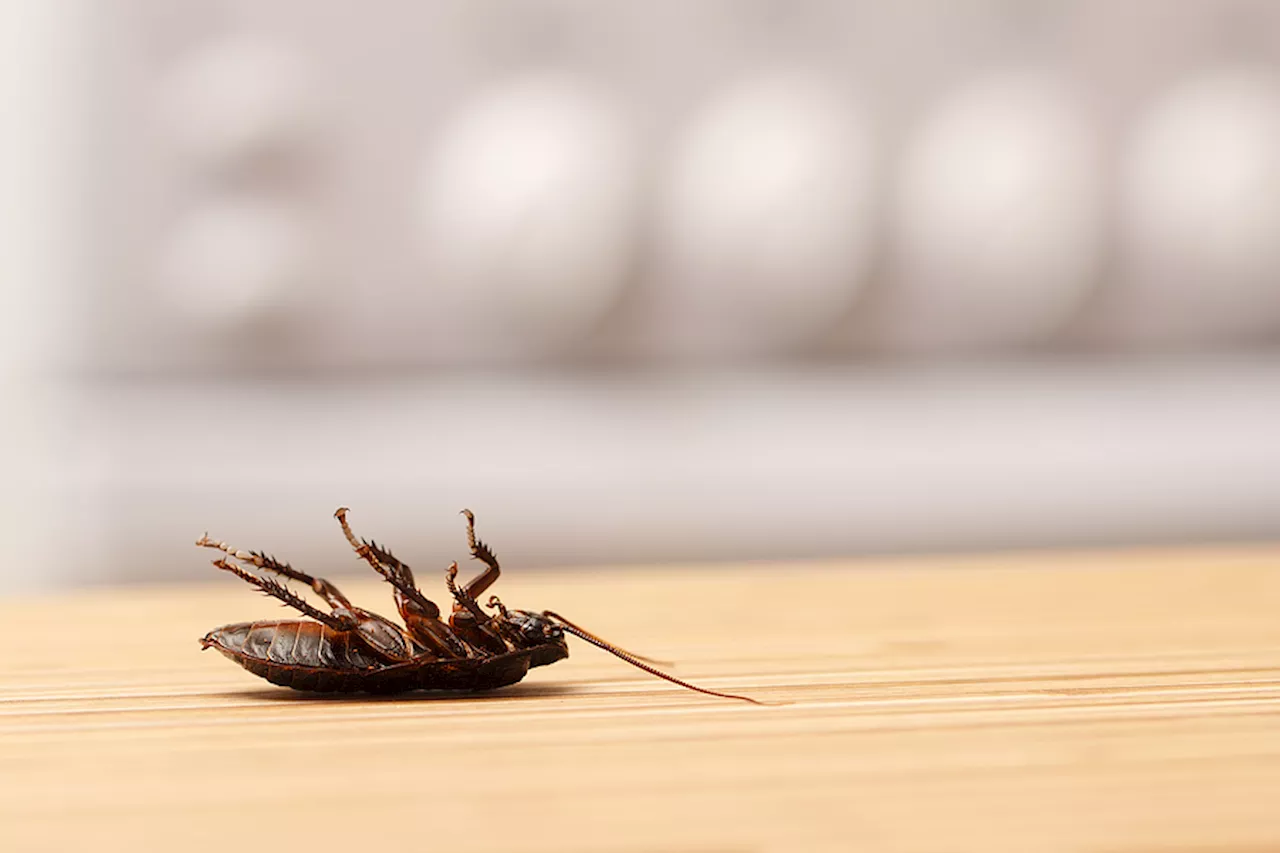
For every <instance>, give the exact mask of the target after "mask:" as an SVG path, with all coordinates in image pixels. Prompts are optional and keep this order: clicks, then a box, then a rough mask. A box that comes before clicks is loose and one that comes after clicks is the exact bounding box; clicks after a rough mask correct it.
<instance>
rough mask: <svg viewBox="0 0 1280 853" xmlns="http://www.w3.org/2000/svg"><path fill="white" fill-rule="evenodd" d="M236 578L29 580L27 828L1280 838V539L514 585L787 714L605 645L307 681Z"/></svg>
mask: <svg viewBox="0 0 1280 853" xmlns="http://www.w3.org/2000/svg"><path fill="white" fill-rule="evenodd" d="M210 572H211V577H210V579H209V583H207V584H201V585H194V586H185V587H171V588H164V589H129V590H109V591H98V592H90V593H77V594H74V595H65V596H58V597H47V598H38V599H27V600H8V601H3V602H0V850H4V851H19V850H23V851H25V850H46V849H47V850H73V849H74V850H79V849H92V850H94V851H109V850H133V851H138V850H219V851H235V853H245V851H253V850H268V849H290V850H316V851H319V850H358V851H362V853H364V851H377V853H381V851H393V850H410V849H412V850H448V851H466V850H481V851H488V850H493V851H512V850H515V851H521V853H538V851H552V850H555V851H605V853H610V852H611V851H618V853H633V852H634V851H663V852H664V853H665V851H670V853H693V852H694V851H696V853H711V851H751V850H760V851H772V850H798V851H827V850H832V851H835V850H850V851H852V850H876V851H878V850H884V851H916V850H919V851H950V850H955V851H968V850H973V851H999V850H1010V851H1014V850H1016V851H1029V850H1045V851H1052V850H1091V851H1092V850H1096V851H1134V853H1137V851H1180V853H1207V851H1262V850H1280V550H1275V549H1238V550H1227V549H1220V550H1196V551H1182V552H1160V553H1156V552H1141V553H1134V552H1130V553H1117V554H1079V555H1044V554H1035V555H1023V556H1019V557H1012V556H1010V557H1003V558H999V559H967V560H958V559H957V560H946V559H939V558H934V559H929V560H914V561H910V560H894V561H889V560H881V561H867V562H863V563H838V564H805V565H799V564H786V565H784V564H777V565H751V566H720V567H684V568H681V567H666V568H661V569H622V570H618V569H610V570H608V571H604V570H601V571H599V572H564V573H553V574H545V573H537V574H527V573H526V574H521V573H520V572H519V571H518V570H513V569H510V568H509V569H508V570H507V571H506V573H505V574H504V575H503V578H502V580H501V581H500V582H499V585H498V587H497V591H499V592H500V593H501V594H502V596H503V599H504V601H506V602H507V604H508V605H509V606H514V607H527V608H530V609H534V608H537V609H541V608H544V607H549V608H552V609H556V610H559V611H560V612H562V613H564V614H565V615H567V616H569V617H570V618H573V619H575V620H577V621H579V622H580V623H582V624H583V625H585V626H586V627H588V628H591V629H592V630H594V631H596V632H598V633H600V634H602V635H604V636H606V637H609V638H611V639H613V640H614V641H616V642H617V643H619V644H621V645H623V646H626V647H629V648H633V649H635V650H636V651H639V652H642V653H647V654H650V655H653V656H657V657H664V658H672V659H675V660H677V661H679V664H678V670H677V672H678V673H679V674H680V675H681V676H684V677H686V678H689V679H691V680H694V681H696V682H698V683H700V684H703V685H705V686H708V687H712V688H718V689H723V690H730V691H741V692H744V693H749V694H751V695H752V696H756V697H759V698H762V699H768V700H779V701H785V702H788V703H789V704H786V705H779V706H776V707H755V706H751V705H748V704H745V703H741V702H734V701H726V700H720V699H713V698H709V697H706V696H702V695H698V694H695V693H690V692H687V691H683V690H680V689H678V688H675V687H672V686H671V685H668V684H666V683H664V682H661V681H658V680H656V679H653V678H650V677H649V676H646V675H645V674H644V673H642V672H640V671H638V670H635V669H633V668H631V667H629V666H627V665H625V664H623V663H622V662H620V661H617V660H615V659H613V658H611V657H609V656H608V655H606V654H604V653H603V652H600V651H598V650H596V649H593V648H590V647H588V646H586V645H585V644H581V643H577V642H576V641H573V643H574V645H573V647H572V657H571V658H570V659H569V660H568V661H564V662H561V663H558V664H556V665H555V666H552V667H547V668H544V669H539V670H536V671H534V672H533V673H531V674H530V676H529V677H528V678H527V679H526V680H525V681H524V682H523V683H521V684H520V685H517V686H515V687H512V688H507V689H504V690H501V691H498V692H495V693H491V694H488V695H483V696H464V697H441V696H435V695H411V696H406V697H399V698H368V697H365V698H359V697H351V698H323V697H312V696H308V695H305V694H299V693H295V692H293V691H289V690H285V689H281V688H276V687H273V686H271V685H269V684H267V683H265V682H263V681H260V680H258V679H256V678H254V677H252V676H251V675H249V674H248V673H246V672H244V671H243V670H241V669H239V668H238V667H235V666H233V665H232V664H231V663H230V662H229V661H227V660H225V659H224V658H222V657H221V656H220V655H217V654H216V653H214V652H206V653H203V654H202V653H201V652H200V650H199V646H198V644H197V642H196V641H197V639H198V638H199V637H200V636H201V635H202V634H204V633H205V631H207V630H208V629H210V628H212V627H215V626H217V625H220V624H223V623H226V622H235V621H243V620H246V619H250V618H259V617H278V616H279V615H280V614H281V612H282V611H281V610H280V609H279V608H278V607H276V606H275V605H274V603H272V602H269V601H267V600H265V599H262V598H261V597H259V596H257V595H255V594H253V593H252V591H251V590H250V589H249V588H248V587H246V586H244V585H243V584H239V583H237V582H235V580H234V579H233V578H231V577H229V576H225V575H222V576H215V575H213V573H212V570H210ZM425 574H426V573H425V572H423V571H421V570H420V571H419V577H420V579H423V580H424V583H423V586H424V589H426V590H427V591H428V595H431V594H432V593H433V592H434V593H437V595H435V597H436V598H437V600H439V599H441V598H443V594H442V592H443V591H442V589H441V588H440V585H439V584H438V582H437V580H436V579H434V578H433V579H430V582H426V580H427V579H426V578H425V577H424V576H425ZM339 577H340V578H341V579H342V580H343V581H344V583H343V584H342V586H343V588H344V591H346V592H347V593H348V594H349V595H351V596H352V597H353V598H355V599H356V601H357V602H358V603H362V604H364V605H366V606H369V607H370V608H371V609H375V610H379V611H381V612H384V613H390V612H393V608H392V607H391V605H390V601H389V595H388V594H387V589H386V587H385V586H380V585H379V584H377V583H375V582H371V581H369V580H366V579H364V578H359V577H352V578H346V577H343V576H339Z"/></svg>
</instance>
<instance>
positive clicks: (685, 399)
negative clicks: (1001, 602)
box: [30, 358, 1280, 583]
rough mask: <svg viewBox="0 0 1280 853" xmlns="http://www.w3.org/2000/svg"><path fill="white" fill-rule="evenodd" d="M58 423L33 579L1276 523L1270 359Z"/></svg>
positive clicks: (118, 409) (523, 389)
mask: <svg viewBox="0 0 1280 853" xmlns="http://www.w3.org/2000/svg"><path fill="white" fill-rule="evenodd" d="M57 422H58V423H59V424H62V425H63V426H64V427H66V429H67V434H66V436H65V438H66V446H65V447H64V448H63V449H62V451H61V452H60V453H59V454H58V460H57V461H58V463H59V464H60V465H61V466H62V473H61V477H62V479H61V480H60V488H61V489H62V501H61V504H60V506H59V510H58V513H57V515H58V522H59V523H58V532H57V539H58V541H59V543H60V545H59V548H60V550H59V551H58V553H57V555H56V556H57V558H58V559H57V561H56V562H55V561H53V560H49V561H48V562H49V563H50V565H48V566H47V567H46V568H45V569H43V570H42V572H41V573H36V574H35V575H34V576H33V577H31V578H30V582H37V583H56V582H58V581H59V580H67V581H73V582H102V581H112V580H117V579H121V578H130V579H144V578H145V579H156V578H166V579H176V578H193V577H198V576H199V571H200V565H201V563H202V561H201V560H199V559H197V558H196V557H195V556H194V555H193V553H192V552H191V550H190V548H189V542H190V541H191V540H193V539H194V538H195V537H197V536H199V534H200V533H201V532H202V531H204V530H206V529H208V530H210V531H212V532H213V533H214V534H215V535H217V536H219V537H221V538H224V539H228V540H231V541H235V542H237V543H239V544H240V545H241V547H255V548H259V547H261V548H268V549H271V550H274V551H275V552H276V553H278V554H279V555H280V556H282V557H287V558H289V559H291V560H294V561H295V562H297V563H298V564H299V565H307V566H311V567H314V568H316V569H317V570H323V571H326V572H331V571H334V567H338V568H337V571H338V572H339V573H341V572H342V571H343V570H344V567H345V569H346V570H354V564H353V563H352V562H350V561H349V560H348V555H347V554H346V553H345V546H344V543H343V541H342V538H341V536H340V534H339V532H338V529H337V526H336V525H335V524H334V523H333V521H332V520H331V519H330V514H331V513H332V511H333V509H334V508H335V507H337V506H339V505H346V506H350V507H352V509H353V514H352V521H353V524H354V525H355V526H356V528H357V530H359V531H361V532H362V533H364V534H365V535H372V536H375V537H376V538H377V539H378V540H379V541H387V542H389V543H391V544H392V545H393V546H394V547H395V548H396V550H397V553H398V554H400V555H401V556H403V557H405V558H406V559H409V560H410V561H411V562H413V563H414V564H415V566H418V567H419V570H420V571H422V570H434V568H442V567H444V566H446V565H448V563H449V561H450V560H453V559H456V558H458V557H459V556H461V555H462V554H464V553H465V552H464V551H462V550H461V546H462V545H463V544H464V543H463V539H462V521H461V519H460V518H459V517H458V515H457V512H458V510H459V509H461V508H462V507H464V506H467V507H470V508H472V509H474V510H475V511H476V513H477V515H478V517H479V525H480V529H481V530H482V531H483V534H484V536H485V538H486V539H487V540H489V541H492V542H493V543H494V545H495V547H497V549H498V552H499V553H500V554H501V555H502V556H503V557H504V559H505V560H507V561H508V565H512V566H517V565H518V566H522V567H546V566H569V565H575V564H595V565H600V564H609V563H628V562H662V561H668V560H684V559H698V560H726V559H728V560H732V559H769V558H792V557H815V556H838V555H853V554H858V553H868V552H899V551H916V552H919V551H948V550H950V551H956V550H964V551H973V550H993V549H1005V548H1028V547H1052V546H1081V545H1097V544H1112V543H1141V542H1148V543H1173V542H1196V541H1209V540H1218V541H1226V540H1248V539H1262V538H1270V537H1274V536H1275V535H1276V531H1278V530H1280V442H1277V441H1276V440H1275V437H1276V435H1277V434H1280V363H1278V362H1277V361H1276V360H1275V359H1273V358H1258V359H1254V360H1246V359H1219V360H1201V361H1191V360H1188V361H1183V362H1176V363H1171V362H1128V363H1123V364H1115V363H1110V362H1103V361H1093V362H1089V361H1084V362H1079V361H1078V362H1073V363H1065V362H1063V363H1050V362H1045V363H1025V362H1024V363H1019V364H1016V365H1000V364H991V365H969V366H951V367H924V366H917V367H908V366H902V365H881V366H878V367H877V366H866V367H862V368H855V369H841V370H822V369H811V370H802V369H795V370H759V371H737V372H727V371H721V372H707V373H698V374H672V375H658V374H631V375H627V374H607V373H598V374H591V375H577V376H573V375H565V374H554V375H553V374H525V375H505V374H504V375H492V374H477V375H473V376H470V377H467V376H452V377H440V378H437V379H435V380H430V381H425V380H424V381H408V380H406V381H379V382H371V383H356V382H354V381H353V382H342V381H337V382H331V383H286V382H280V383H271V382H240V383H235V382H229V381H219V382H212V381H211V382H204V383H195V382H188V383H181V384H166V383H137V384H128V383H123V384H111V385H102V384H93V385H87V386H84V387H83V388H81V389H79V390H77V391H75V393H74V394H72V395H71V396H70V398H69V401H68V405H67V408H66V410H65V411H64V412H62V413H61V414H60V416H59V417H58V418H57Z"/></svg>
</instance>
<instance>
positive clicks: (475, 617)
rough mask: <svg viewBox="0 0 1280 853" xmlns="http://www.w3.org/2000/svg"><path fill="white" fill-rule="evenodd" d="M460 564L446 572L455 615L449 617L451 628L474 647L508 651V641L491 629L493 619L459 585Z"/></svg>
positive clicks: (452, 564) (496, 651)
mask: <svg viewBox="0 0 1280 853" xmlns="http://www.w3.org/2000/svg"><path fill="white" fill-rule="evenodd" d="M457 577H458V564H457V563H451V564H450V565H449V568H447V569H445V572H444V584H445V586H447V587H448V588H449V592H450V593H451V594H452V595H453V598H454V605H453V613H452V614H450V616H449V627H450V628H452V629H453V631H454V633H455V634H457V635H458V636H460V637H462V638H463V639H464V640H466V641H467V642H468V643H470V644H471V645H472V646H475V647H477V648H480V649H484V650H486V651H488V652H492V653H494V654H504V653H505V652H506V651H507V644H506V641H505V640H503V639H502V637H501V636H500V635H499V634H498V633H497V632H496V631H494V630H493V629H492V628H490V627H489V623H490V622H492V621H493V617H491V616H490V615H489V614H487V613H485V612H484V611H483V610H481V609H480V604H479V603H478V602H477V601H476V600H475V599H474V598H472V597H471V596H470V595H468V594H467V591H466V590H465V589H460V588H459V587H458V584H457Z"/></svg>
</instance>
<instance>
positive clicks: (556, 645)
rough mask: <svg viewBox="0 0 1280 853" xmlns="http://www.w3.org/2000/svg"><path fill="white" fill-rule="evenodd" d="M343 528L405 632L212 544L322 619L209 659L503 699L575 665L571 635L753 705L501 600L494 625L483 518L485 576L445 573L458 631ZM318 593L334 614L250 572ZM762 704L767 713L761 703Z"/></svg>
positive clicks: (287, 676)
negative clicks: (500, 691) (498, 693)
mask: <svg viewBox="0 0 1280 853" xmlns="http://www.w3.org/2000/svg"><path fill="white" fill-rule="evenodd" d="M346 513H347V510H346V509H345V508H343V509H339V510H338V511H337V512H336V513H334V516H335V517H336V518H337V519H338V523H339V524H341V525H342V531H343V533H344V534H345V535H346V537H347V541H348V542H350V543H351V546H352V547H353V548H354V549H355V551H356V554H357V555H358V556H359V557H360V559H362V560H364V561H365V562H366V563H368V564H369V565H370V566H371V567H372V568H373V569H374V571H376V572H377V573H378V574H380V575H381V576H382V577H383V579H385V580H386V581H387V582H388V583H390V584H391V585H392V587H393V588H394V598H395V602H396V607H397V609H398V610H399V612H400V616H401V618H402V619H403V620H404V627H401V626H400V625H397V624H396V623H394V622H392V621H391V620H390V619H387V618H385V617H382V616H379V615H378V614H376V613H373V612H371V611H368V610H364V609H362V608H359V607H355V606H354V605H352V604H351V602H350V601H349V600H348V599H347V597H346V596H344V595H343V594H342V593H341V592H339V591H338V588H337V587H335V586H334V585H333V584H332V583H330V582H328V581H326V580H324V579H323V578H316V577H313V576H311V575H308V574H306V573H304V572H301V571H299V570H297V569H294V568H293V567H292V566H290V565H289V564H288V563H281V562H279V561H277V560H276V559H275V558H274V557H269V556H267V555H266V554H263V553H262V552H259V551H238V550H236V549H234V548H232V547H230V546H229V545H227V544H226V543H225V542H217V541H214V540H211V539H209V538H208V536H204V537H201V538H200V539H199V540H198V541H197V542H196V544H197V545H200V546H203V547H207V548H216V549H218V550H220V551H222V552H224V554H225V556H224V557H219V558H218V559H216V560H214V561H213V564H214V565H215V566H217V567H218V568H220V569H223V570H225V571H229V572H231V573H232V574H235V575H236V576H238V577H240V578H241V579H243V580H245V581H247V582H248V583H251V584H253V585H254V586H256V587H258V588H259V589H260V590H261V591H262V592H263V593H265V594H267V595H270V596H272V597H274V598H277V599H279V600H280V601H282V602H284V603H285V604H286V605H288V606H290V607H293V608H294V609H295V610H298V611H300V612H302V613H304V614H305V615H307V616H310V617H311V618H312V619H313V620H314V621H306V620H299V619H284V620H264V621H258V622H239V623H236V624H232V625H224V626H223V627H221V628H217V629H215V630H213V631H210V632H209V633H208V634H206V635H205V636H204V637H203V638H202V639H201V641H200V645H201V647H202V648H205V649H208V648H215V649H217V650H218V651H220V652H221V653H222V654H223V655H225V656H226V657H228V658H230V659H231V660H233V661H235V662H236V663H238V664H240V665H241V666H243V667H244V668H245V669H247V670H248V671H249V672H252V673H253V674H254V675H257V676H259V677H260V678H265V679H266V680H267V681H269V682H271V683H272V684H278V685H280V686H282V687H291V688H293V689H295V690H308V691H317V692H343V693H353V692H367V693H402V692H406V691H409V690H452V691H480V690H492V689H494V688H498V687H505V686H507V685H509V684H515V683H516V682H518V681H520V680H521V679H523V678H524V676H525V675H526V674H527V673H528V671H529V670H530V669H532V668H533V667H538V666H546V665H547V664H552V663H555V662H556V661H558V660H563V659H564V658H567V657H568V656H569V648H568V644H567V643H566V638H565V635H566V634H573V635H574V636H577V637H580V638H581V639H583V640H586V641H587V642H589V643H591V644H592V645H595V646H598V647H599V648H602V649H604V650H605V651H608V652H610V653H611V654H614V655H616V656H617V657H620V658H622V659H623V660H625V661H627V662H628V663H630V664H632V665H634V666H637V667H640V668H641V669H643V670H645V671H646V672H649V673H651V674H653V675H656V676H658V677H659V678H662V679H665V680H667V681H670V682H672V683H674V684H678V685H680V686H682V687H687V688H689V689H690V690H696V691H698V692H699V693H707V694H709V695H712V696H721V697H725V698H732V699H743V700H745V701H748V702H756V700H754V699H749V698H747V697H745V696H735V695H733V694H728V693H718V692H716V691H714V690H706V689H704V688H701V687H695V686H694V685H692V684H689V683H687V682H684V681H681V680H680V679H678V678H675V677H673V676H670V675H667V674H666V673H664V672H660V671H659V670H657V669H654V668H653V667H652V666H649V665H648V664H649V663H652V662H651V661H647V659H645V658H641V657H639V656H638V655H633V654H631V653H629V652H627V651H624V650H623V649H620V648H618V647H616V646H614V645H612V644H610V643H608V642H606V641H604V640H601V639H600V638H599V637H597V636H595V635H594V634H592V633H591V632H589V631H587V630H585V629H583V628H581V627H579V626H578V625H575V624H574V623H572V622H570V621H569V620H567V619H565V618H564V617H562V616H560V615H558V614H556V613H553V612H551V611H543V612H542V613H534V612H531V611H527V610H508V609H507V608H506V607H504V606H503V605H502V603H501V602H500V601H499V600H498V598H497V596H490V598H489V602H488V606H489V608H490V609H492V610H493V611H495V612H493V613H492V614H490V613H486V612H485V611H484V610H483V609H482V608H481V607H480V605H479V604H478V603H477V601H476V597H477V596H479V595H480V594H481V593H483V592H484V591H485V590H487V589H488V588H489V587H490V586H491V585H492V584H493V582H494V581H496V580H497V579H498V575H499V574H500V571H501V569H500V568H499V565H498V560H497V558H496V557H495V556H494V554H493V552H492V551H491V550H490V549H489V548H488V546H486V545H485V544H484V543H483V542H480V541H479V540H477V539H476V536H475V516H474V515H472V513H471V512H470V511H469V510H463V514H464V515H465V516H466V517H467V542H468V544H469V546H470V549H471V556H472V557H473V558H474V559H477V560H479V561H481V562H482V563H484V564H485V569H484V571H483V572H481V573H480V574H479V575H478V576H477V577H475V578H474V579H473V580H471V582H470V583H468V584H466V585H465V586H463V587H459V586H457V585H456V584H455V582H454V580H455V578H456V576H457V573H458V564H457V563H454V564H452V565H451V566H450V567H449V568H448V570H447V571H446V573H445V583H446V585H447V586H448V589H449V592H450V594H451V595H452V596H453V599H454V605H453V612H452V613H451V614H450V616H449V619H448V621H447V622H446V621H444V620H442V619H441V618H440V608H439V607H437V606H436V605H435V604H434V603H433V602H431V601H430V600H429V599H427V598H426V597H425V596H423V594H422V593H421V591H419V590H418V588H417V586H416V584H415V582H414V578H413V573H412V571H411V570H410V569H409V567H408V566H407V565H405V564H404V563H402V562H400V561H399V560H398V559H396V558H395V557H394V556H393V555H392V554H391V552H390V551H387V550H386V549H384V548H382V547H380V546H378V544H377V543H376V542H372V541H368V540H364V539H357V538H356V537H355V534H353V533H352V532H351V528H350V527H349V526H348V524H347V520H346ZM242 563H243V564H248V565H251V566H253V567H256V568H257V569H260V570H262V571H265V572H268V573H271V574H275V575H280V576H282V577H285V578H289V579H292V580H296V581H300V582H302V583H305V584H307V585H309V586H310V587H311V588H312V590H313V591H315V592H316V593H317V594H319V595H320V596H321V597H323V598H324V599H325V601H326V602H327V603H328V604H329V608H330V610H329V612H327V613H326V612H324V611H322V610H320V609H319V608H317V607H314V606H313V605H311V604H310V603H308V602H307V601H306V600H305V599H304V598H302V597H301V596H299V595H298V594H296V593H295V592H294V591H293V590H291V589H290V588H289V587H287V586H285V585H284V584H282V583H280V582H278V581H276V580H274V579H272V578H270V577H264V576H263V575H260V574H257V573H255V572H252V571H249V570H248V569H246V568H245V567H244V565H241V564H242ZM756 704H761V703H756Z"/></svg>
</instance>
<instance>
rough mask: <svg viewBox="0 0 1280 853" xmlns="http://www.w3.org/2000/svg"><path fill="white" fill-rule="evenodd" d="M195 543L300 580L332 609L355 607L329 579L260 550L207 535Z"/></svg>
mask: <svg viewBox="0 0 1280 853" xmlns="http://www.w3.org/2000/svg"><path fill="white" fill-rule="evenodd" d="M196 544H197V545H201V546H203V547H205V548H217V549H218V550H219V551H222V552H223V553H225V554H226V555H227V556H228V557H234V558H235V559H237V560H242V561H244V562H246V563H251V564H252V565H254V566H257V567H258V568H259V569H262V570H263V571H268V572H274V573H275V574H277V575H281V576H283V577H286V578H289V579H290V580H295V581H301V582H302V583H305V584H306V585H307V586H309V587H311V588H312V589H313V590H315V592H316V594H317V595H319V596H320V597H321V598H323V599H324V600H325V601H326V602H328V604H329V606H330V607H332V608H334V609H338V608H343V609H346V610H354V609H355V607H354V605H352V603H351V601H350V600H349V599H348V598H347V597H346V596H345V595H343V594H342V593H341V592H340V591H339V590H338V588H337V587H336V586H334V585H333V584H331V583H330V582H329V581H327V580H325V579H324V578H317V577H312V576H311V575H309V574H307V573H306V572H300V571H298V570H297V569H295V568H294V567H293V566H291V565H289V564H288V563H281V562H280V561H279V560H277V559H276V558H275V557H270V556H268V555H266V554H264V553H262V552H261V551H239V550H237V549H235V548H232V547H231V546H230V545H228V544H227V543H226V542H217V541H214V540H212V539H210V538H209V537H208V536H207V535H206V536H203V537H201V538H200V540H199V541H198V542H196Z"/></svg>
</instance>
